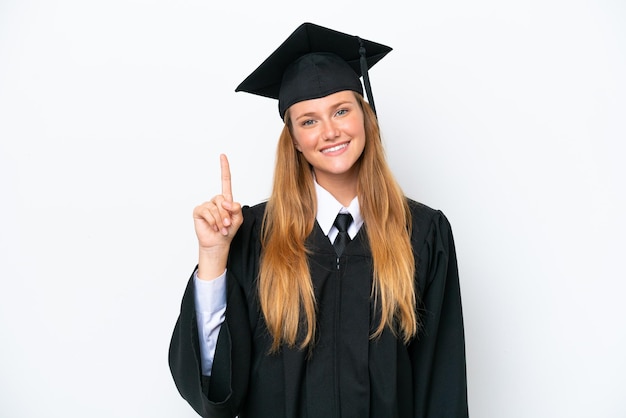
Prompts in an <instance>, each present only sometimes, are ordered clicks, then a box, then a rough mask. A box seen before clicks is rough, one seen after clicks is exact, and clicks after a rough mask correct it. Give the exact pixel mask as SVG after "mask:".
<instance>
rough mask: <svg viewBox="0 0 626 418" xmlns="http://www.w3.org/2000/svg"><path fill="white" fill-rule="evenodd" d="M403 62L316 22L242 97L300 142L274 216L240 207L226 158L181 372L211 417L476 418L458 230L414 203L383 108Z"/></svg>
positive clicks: (199, 227)
mask: <svg viewBox="0 0 626 418" xmlns="http://www.w3.org/2000/svg"><path fill="white" fill-rule="evenodd" d="M389 51H390V48H389V47H386V46H384V45H380V44H376V43H373V42H370V41H366V40H363V39H359V38H357V37H354V36H349V35H346V34H343V33H340V32H336V31H332V30H330V29H327V28H322V27H320V26H316V25H312V24H309V23H307V24H304V25H302V26H300V27H299V28H298V29H297V30H296V31H295V32H294V33H293V34H292V35H291V36H290V37H289V38H288V39H287V40H286V41H285V42H284V43H283V44H282V45H281V46H280V47H279V48H278V49H277V50H276V51H275V52H274V53H273V54H272V55H271V56H270V57H269V58H268V59H267V60H266V61H265V62H264V63H263V64H262V65H261V66H260V67H259V68H258V69H257V70H256V71H255V72H253V73H252V74H251V75H250V76H249V77H248V79H246V80H245V81H244V82H243V83H242V84H241V85H240V86H239V87H238V90H243V91H248V92H251V93H255V94H261V95H264V96H268V97H273V98H277V99H278V101H279V113H280V116H281V118H283V120H284V122H285V127H284V129H283V132H282V134H281V136H280V139H279V143H278V151H277V159H276V168H275V173H274V186H273V191H272V194H271V196H270V198H269V200H268V201H267V202H263V203H261V204H257V205H256V206H252V207H248V206H244V207H242V206H241V205H240V204H239V203H237V202H236V201H235V200H234V198H233V193H232V189H231V182H230V169H229V165H228V160H227V158H226V156H223V155H222V156H221V167H222V193H221V194H219V195H217V196H215V197H214V198H213V199H211V200H210V201H209V202H206V203H204V204H202V205H200V206H198V207H196V208H195V210H194V222H195V229H196V234H197V237H198V243H199V261H198V266H197V269H196V270H195V271H194V274H193V275H192V277H191V279H190V281H189V284H188V286H187V289H186V292H185V295H184V297H183V302H182V307H181V313H180V316H179V318H178V321H177V323H176V327H175V330H174V334H173V336H172V341H171V345H170V357H169V360H170V368H171V371H172V375H173V377H174V380H175V382H176V385H177V387H178V390H179V391H180V393H181V395H182V396H183V397H184V398H185V399H186V400H187V401H188V402H189V403H190V405H191V406H192V407H193V408H194V409H195V410H196V411H197V412H198V413H199V414H200V415H202V416H203V417H235V416H239V417H241V418H246V417H248V418H249V417H263V418H275V417H289V418H295V417H307V418H318V417H319V418H328V417H342V418H346V417H355V418H357V417H358V418H367V417H381V418H383V417H384V418H388V417H465V416H467V415H468V410H467V390H466V374H465V346H464V333H463V318H462V311H461V298H460V292H459V282H458V272H457V264H456V256H455V250H454V243H453V238H452V232H451V229H450V224H449V223H448V221H447V219H446V218H445V216H444V215H443V213H442V212H440V211H437V210H433V209H431V208H429V207H427V206H425V205H423V204H420V203H417V202H416V201H413V200H411V199H409V198H406V197H405V196H404V194H403V193H402V190H401V189H400V187H399V186H398V184H397V182H396V181H395V180H394V178H393V175H392V174H391V171H390V170H389V167H388V165H387V163H386V161H385V158H384V151H383V147H382V143H381V136H380V131H379V127H378V122H377V119H376V115H375V112H374V110H373V108H372V104H373V102H372V98H371V92H370V89H369V81H368V75H367V68H368V67H371V66H372V65H374V64H375V63H376V62H377V61H378V60H380V59H381V58H382V57H383V56H384V55H385V54H386V53H388V52H389ZM360 76H363V79H364V81H365V87H366V91H367V92H368V99H369V102H368V101H365V100H364V98H363V88H362V85H361V81H360ZM336 218H337V220H338V222H335V219H336ZM340 220H343V221H345V222H343V223H342V222H341V221H340Z"/></svg>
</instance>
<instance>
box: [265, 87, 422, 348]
mask: <svg viewBox="0 0 626 418" xmlns="http://www.w3.org/2000/svg"><path fill="white" fill-rule="evenodd" d="M355 95H356V96H357V99H358V101H359V104H360V105H361V109H362V110H363V112H364V121H365V136H366V140H365V147H364V149H363V153H362V155H361V157H360V159H359V161H358V162H357V164H359V176H358V186H357V195H358V198H359V206H360V208H361V212H362V217H363V220H364V227H365V228H366V229H365V231H366V233H367V238H368V241H369V245H370V248H371V251H372V258H373V262H374V277H373V286H372V297H373V298H374V301H375V304H374V306H376V307H377V309H379V310H380V318H381V320H380V324H379V325H378V327H377V328H376V330H375V331H374V332H373V334H372V336H371V337H372V338H376V337H377V336H379V335H380V334H381V333H382V332H383V330H384V328H385V326H388V327H389V328H390V329H391V330H392V332H394V333H395V334H400V335H401V337H402V339H403V340H404V342H405V343H406V342H408V341H409V340H410V339H411V337H413V336H414V335H415V334H416V333H417V330H418V328H419V323H418V317H417V313H416V299H417V295H416V293H415V292H416V291H417V288H416V287H415V284H414V280H415V279H414V275H415V260H414V256H413V250H412V247H411V242H410V236H411V212H410V210H409V206H408V203H407V200H406V198H405V196H404V194H403V193H402V190H401V188H400V186H399V185H398V183H397V182H396V180H395V179H394V177H393V175H392V173H391V170H390V169H389V166H388V165H387V162H386V160H385V155H384V149H383V145H382V141H381V137H380V130H379V127H378V122H377V119H376V115H375V114H374V112H373V111H372V109H371V107H370V106H369V104H368V103H367V102H366V101H365V100H364V99H363V97H362V96H361V95H359V94H356V93H355ZM289 127H290V120H289V114H288V112H287V115H286V119H285V127H284V128H283V131H282V133H281V136H280V139H279V142H278V150H277V154H276V168H275V172H274V185H273V190H272V194H271V196H270V199H269V201H268V203H267V208H266V211H265V217H264V220H263V232H262V238H261V239H262V255H261V265H260V271H259V298H260V303H261V310H262V312H263V315H264V318H265V322H266V324H267V328H268V330H269V332H270V334H271V335H272V338H273V344H272V347H271V350H270V351H272V352H275V351H277V350H278V349H279V347H280V345H281V344H287V346H289V347H293V346H295V345H296V344H299V346H300V348H305V347H307V346H309V347H310V346H311V345H312V343H313V342H314V337H315V332H316V329H315V328H316V318H315V316H316V301H315V294H314V291H313V283H312V280H311V275H310V271H309V267H308V264H307V249H306V247H305V240H306V238H307V237H308V236H309V235H310V233H311V231H312V230H313V226H314V223H315V216H316V213H317V204H316V202H317V200H316V195H315V187H314V180H313V174H312V172H311V166H310V165H309V163H308V162H307V161H306V159H305V158H304V157H303V155H302V153H299V152H297V150H296V149H295V146H294V144H293V139H292V135H291V133H290V129H289Z"/></svg>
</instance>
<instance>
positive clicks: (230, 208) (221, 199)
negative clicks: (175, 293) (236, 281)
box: [193, 154, 243, 280]
mask: <svg viewBox="0 0 626 418" xmlns="http://www.w3.org/2000/svg"><path fill="white" fill-rule="evenodd" d="M220 166H221V173H222V174H221V176H222V194H219V195H217V196H215V197H213V198H212V199H211V200H209V201H208V202H205V203H203V204H201V205H200V206H196V208H195V209H194V210H193V221H194V226H195V229H196V236H197V237H198V249H199V259H198V278H200V279H204V280H210V279H214V278H216V277H218V276H220V275H221V274H222V273H223V272H224V269H225V268H226V261H227V259H228V251H229V249H230V243H231V241H232V240H233V237H234V236H235V234H236V233H237V230H238V229H239V227H240V226H241V224H242V223H243V214H242V212H241V205H240V204H239V203H238V202H234V201H233V192H232V188H231V177H230V166H229V165H228V158H226V155H224V154H222V155H220Z"/></svg>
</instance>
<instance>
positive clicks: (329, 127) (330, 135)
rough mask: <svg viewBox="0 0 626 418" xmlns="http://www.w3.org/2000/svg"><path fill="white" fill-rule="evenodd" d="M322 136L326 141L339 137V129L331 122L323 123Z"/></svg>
mask: <svg viewBox="0 0 626 418" xmlns="http://www.w3.org/2000/svg"><path fill="white" fill-rule="evenodd" d="M322 135H323V138H324V140H326V141H329V140H333V139H335V138H337V137H338V136H339V129H338V128H337V126H336V125H335V123H334V122H333V121H327V122H324V127H323V131H322Z"/></svg>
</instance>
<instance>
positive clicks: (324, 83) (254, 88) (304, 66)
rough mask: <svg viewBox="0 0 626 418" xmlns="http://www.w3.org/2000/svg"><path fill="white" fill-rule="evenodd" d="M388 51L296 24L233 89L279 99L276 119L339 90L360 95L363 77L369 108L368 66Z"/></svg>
mask: <svg viewBox="0 0 626 418" xmlns="http://www.w3.org/2000/svg"><path fill="white" fill-rule="evenodd" d="M389 51H391V48H390V47H388V46H385V45H382V44H379V43H376V42H372V41H368V40H366V39H362V38H359V37H358V36H353V35H348V34H345V33H342V32H337V31H335V30H332V29H328V28H325V27H322V26H318V25H315V24H313V23H303V24H302V25H300V26H299V27H298V28H297V29H296V30H295V31H294V32H293V33H292V34H291V35H290V36H289V37H288V38H287V39H286V40H285V41H284V42H283V43H282V44H281V45H280V46H279V47H278V49H276V50H275V51H274V52H273V53H272V54H271V55H270V56H269V57H268V58H267V59H266V60H265V61H263V63H262V64H261V65H260V66H259V67H258V68H257V69H256V70H254V71H253V72H252V74H250V75H249V76H248V77H247V78H246V79H245V80H244V81H243V82H242V83H241V84H239V86H238V87H237V88H236V89H235V91H245V92H247V93H252V94H257V95H260V96H264V97H269V98H272V99H278V111H279V113H280V117H281V119H284V116H285V112H286V111H287V109H288V108H289V106H291V105H292V104H294V103H298V102H301V101H303V100H309V99H318V98H320V97H324V96H328V95H329V94H333V93H337V92H339V91H343V90H352V91H356V92H358V93H360V94H361V95H363V87H362V85H361V81H360V79H359V78H360V77H361V76H362V77H363V82H364V84H365V91H366V93H367V98H368V102H369V104H370V106H371V107H372V109H374V112H375V111H376V110H375V108H374V98H373V97H372V91H371V87H370V83H369V76H368V72H367V71H368V68H371V67H372V66H374V64H376V63H377V62H378V61H380V60H381V59H382V58H383V57H384V56H385V55H387V53H389Z"/></svg>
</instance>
